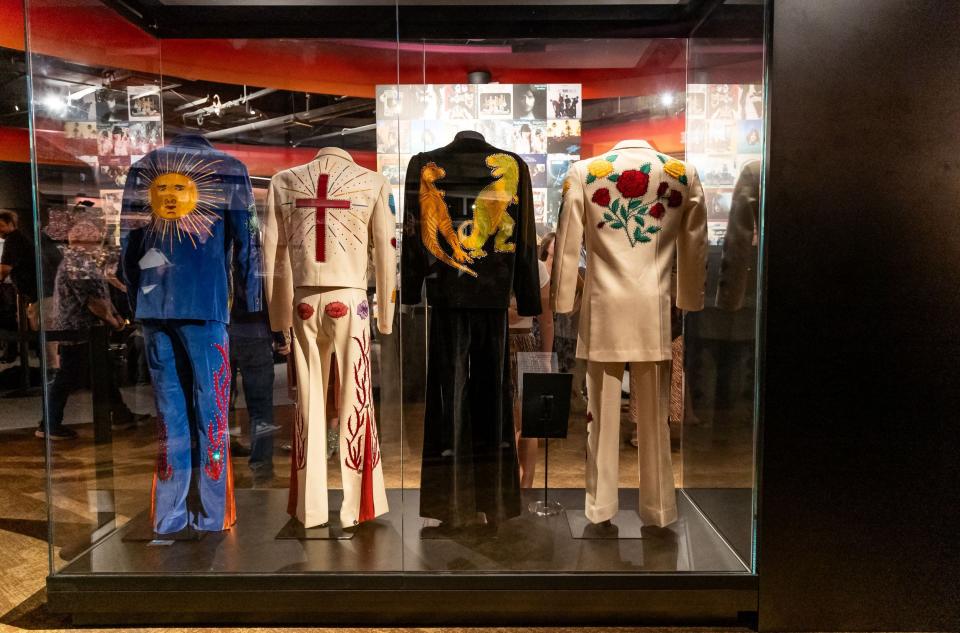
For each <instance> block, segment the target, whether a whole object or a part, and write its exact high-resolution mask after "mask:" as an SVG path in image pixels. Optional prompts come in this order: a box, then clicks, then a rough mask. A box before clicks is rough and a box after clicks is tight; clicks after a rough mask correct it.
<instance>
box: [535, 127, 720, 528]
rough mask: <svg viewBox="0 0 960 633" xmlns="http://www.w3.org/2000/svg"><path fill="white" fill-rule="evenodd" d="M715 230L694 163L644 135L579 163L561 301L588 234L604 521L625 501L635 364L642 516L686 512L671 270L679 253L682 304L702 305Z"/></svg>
mask: <svg viewBox="0 0 960 633" xmlns="http://www.w3.org/2000/svg"><path fill="white" fill-rule="evenodd" d="M706 237H707V224H706V208H705V206H704V200H703V189H702V187H701V185H700V179H699V177H698V176H697V174H696V171H695V170H694V168H693V167H692V166H691V165H689V164H686V163H683V162H681V161H677V160H674V159H672V158H670V157H669V156H666V155H664V154H661V153H659V152H657V151H656V150H655V149H653V148H652V147H651V146H650V145H649V144H648V143H646V142H645V141H622V142H620V143H618V144H617V145H616V146H615V147H614V148H613V149H612V150H610V151H609V152H606V153H605V154H603V155H601V156H597V157H595V158H589V159H586V160H581V161H577V162H576V163H574V164H573V165H571V166H570V171H569V172H568V174H567V179H566V182H565V183H564V195H563V204H562V209H561V212H560V219H559V226H558V228H557V241H556V245H555V247H554V252H555V259H554V265H553V274H552V276H551V279H552V283H551V300H552V304H553V309H554V310H555V311H557V312H559V313H565V312H570V311H571V310H572V309H573V304H574V294H575V292H576V287H577V270H578V265H579V259H580V249H581V245H584V244H585V246H586V254H587V269H586V280H585V286H584V290H583V302H582V307H581V312H580V329H579V332H578V336H577V357H578V358H584V359H586V360H587V395H588V398H589V404H588V413H587V419H588V435H587V473H586V492H587V495H586V515H587V518H589V519H590V520H591V521H593V522H594V523H600V522H602V521H606V520H608V519H611V518H613V517H614V516H615V515H616V513H617V510H618V490H617V481H618V469H619V448H620V446H619V444H620V392H621V387H620V386H621V380H622V378H623V371H624V364H625V363H630V381H631V382H630V395H631V399H632V400H633V403H632V404H633V405H634V406H632V407H631V409H632V410H633V411H635V412H636V420H635V421H636V423H637V425H638V439H639V442H640V448H639V454H638V458H639V466H640V505H639V508H640V518H641V520H642V521H643V523H644V524H653V525H658V526H661V527H662V526H665V525H668V524H670V523H672V522H673V521H675V520H676V518H677V505H676V493H675V491H674V483H673V468H672V465H671V460H670V433H669V429H668V428H667V413H668V410H669V406H668V404H669V402H668V397H669V387H670V357H671V346H670V342H671V341H670V302H671V271H672V270H673V267H674V263H676V283H677V285H676V302H677V306H678V307H680V308H681V309H683V310H700V309H702V308H703V296H704V282H705V279H706V255H707V242H706Z"/></svg>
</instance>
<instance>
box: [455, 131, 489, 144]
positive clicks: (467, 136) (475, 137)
mask: <svg viewBox="0 0 960 633" xmlns="http://www.w3.org/2000/svg"><path fill="white" fill-rule="evenodd" d="M453 140H455V141H466V140H471V141H480V142H481V143H486V141H487V139H485V138H483V134H481V133H480V132H474V131H473V130H461V131H459V132H457V134H456V136H454V137H453Z"/></svg>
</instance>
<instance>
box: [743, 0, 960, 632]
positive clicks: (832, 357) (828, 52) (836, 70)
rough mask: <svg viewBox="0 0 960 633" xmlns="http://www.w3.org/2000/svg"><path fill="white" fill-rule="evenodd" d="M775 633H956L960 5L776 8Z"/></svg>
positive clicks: (764, 526) (771, 338)
mask: <svg viewBox="0 0 960 633" xmlns="http://www.w3.org/2000/svg"><path fill="white" fill-rule="evenodd" d="M772 17H773V30H772V34H773V41H772V56H771V59H770V66H769V71H770V82H771V91H770V118H769V125H770V131H769V136H768V140H769V143H770V145H769V147H770V152H769V164H768V172H767V180H766V189H765V191H766V194H765V195H766V198H765V213H766V239H767V268H766V270H767V287H768V291H767V311H766V322H767V325H766V388H765V403H764V427H763V444H762V446H763V450H762V460H763V462H762V463H763V467H762V486H763V488H762V490H763V492H762V502H761V523H760V525H761V537H760V550H759V564H760V626H761V629H763V630H791V631H800V630H821V631H825V630H826V631H836V630H888V631H889V630H911V631H918V630H943V631H947V630H960V612H958V605H960V585H958V580H957V579H958V573H957V568H958V566H960V558H958V554H957V545H958V541H960V537H958V530H960V523H958V516H957V515H958V512H957V509H958V506H960V496H958V487H957V481H958V477H957V472H958V471H957V463H958V461H960V450H958V448H960V446H958V441H957V435H958V434H960V424H958V423H960V3H958V2H953V1H941V2H904V1H903V0H861V1H854V0H831V1H829V2H820V1H817V2H813V1H811V0H774V4H773V16H772Z"/></svg>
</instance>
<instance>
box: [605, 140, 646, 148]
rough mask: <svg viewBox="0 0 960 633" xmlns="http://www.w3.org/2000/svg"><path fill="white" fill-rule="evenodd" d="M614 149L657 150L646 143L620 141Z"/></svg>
mask: <svg viewBox="0 0 960 633" xmlns="http://www.w3.org/2000/svg"><path fill="white" fill-rule="evenodd" d="M613 149H655V148H654V147H653V146H652V145H650V143H648V142H646V141H640V140H636V141H620V142H619V143H617V144H616V145H614V146H613Z"/></svg>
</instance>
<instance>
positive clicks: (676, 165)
mask: <svg viewBox="0 0 960 633" xmlns="http://www.w3.org/2000/svg"><path fill="white" fill-rule="evenodd" d="M663 171H665V172H667V173H668V174H670V175H671V176H673V177H674V178H676V179H677V180H680V178H682V177H683V176H684V175H685V174H686V173H687V168H686V166H685V165H684V164H683V163H681V162H680V161H678V160H671V161H670V162H668V163H667V164H666V165H664V166H663Z"/></svg>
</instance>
